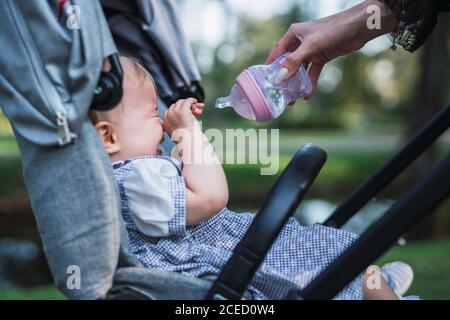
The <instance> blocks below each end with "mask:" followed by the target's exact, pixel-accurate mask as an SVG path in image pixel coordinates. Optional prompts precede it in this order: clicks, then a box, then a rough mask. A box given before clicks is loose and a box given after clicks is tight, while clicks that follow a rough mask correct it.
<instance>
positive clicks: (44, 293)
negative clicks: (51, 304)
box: [0, 286, 66, 300]
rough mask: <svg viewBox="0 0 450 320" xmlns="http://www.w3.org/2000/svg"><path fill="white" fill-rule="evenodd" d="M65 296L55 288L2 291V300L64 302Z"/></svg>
mask: <svg viewBox="0 0 450 320" xmlns="http://www.w3.org/2000/svg"><path fill="white" fill-rule="evenodd" d="M64 299H66V298H65V297H64V295H63V294H62V293H61V292H60V291H59V290H58V289H56V288H55V287H54V286H43V287H36V288H31V289H22V288H20V289H1V288H0V300H64Z"/></svg>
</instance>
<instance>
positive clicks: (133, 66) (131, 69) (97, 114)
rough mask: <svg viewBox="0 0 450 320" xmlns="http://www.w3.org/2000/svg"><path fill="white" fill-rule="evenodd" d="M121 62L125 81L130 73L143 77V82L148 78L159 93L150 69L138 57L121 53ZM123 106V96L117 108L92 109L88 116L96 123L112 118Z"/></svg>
mask: <svg viewBox="0 0 450 320" xmlns="http://www.w3.org/2000/svg"><path fill="white" fill-rule="evenodd" d="M120 63H121V65H122V68H123V72H124V80H123V81H125V77H126V76H128V75H129V74H132V75H134V76H139V77H141V78H142V80H143V82H142V83H145V81H146V80H150V82H151V84H152V86H153V88H154V89H155V91H156V95H158V91H157V88H156V84H155V81H154V80H153V77H152V76H151V74H150V72H148V70H147V69H145V67H144V66H143V65H142V64H141V63H140V62H139V60H138V59H136V58H134V57H129V56H124V55H120ZM122 108H123V96H122V100H121V101H120V102H119V104H118V105H117V106H116V107H115V108H113V109H111V110H108V111H97V110H90V111H89V113H88V116H89V119H90V120H91V122H92V123H93V124H94V125H95V124H96V123H98V122H99V121H101V120H109V119H110V118H111V117H110V116H109V115H111V114H112V113H113V112H114V111H115V110H116V109H119V110H117V111H120V109H122Z"/></svg>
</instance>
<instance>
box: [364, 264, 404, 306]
mask: <svg viewBox="0 0 450 320" xmlns="http://www.w3.org/2000/svg"><path fill="white" fill-rule="evenodd" d="M363 292H364V297H365V299H366V300H398V299H399V298H398V297H397V295H396V294H395V293H394V291H393V290H392V289H391V287H389V285H388V284H387V283H386V281H385V280H384V278H383V277H382V275H381V273H380V269H379V268H378V267H376V266H370V267H368V268H367V269H366V271H365V272H364V274H363Z"/></svg>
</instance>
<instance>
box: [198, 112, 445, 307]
mask: <svg viewBox="0 0 450 320" xmlns="http://www.w3.org/2000/svg"><path fill="white" fill-rule="evenodd" d="M449 127H450V105H448V106H447V107H445V108H443V109H442V110H441V111H440V112H439V113H438V114H437V115H436V116H434V118H433V119H431V120H430V121H429V122H428V123H427V124H426V125H425V126H424V127H423V128H422V129H421V130H420V131H419V132H418V133H417V134H416V135H415V136H414V137H413V138H412V139H411V140H410V141H409V142H408V143H407V144H406V145H405V146H404V147H403V148H402V149H401V150H400V151H399V152H397V153H396V154H395V155H394V156H393V157H392V158H391V159H390V160H388V161H387V162H386V163H385V164H384V165H383V166H382V167H381V168H380V169H379V170H378V171H377V172H375V173H374V174H373V175H372V176H371V177H370V178H369V179H367V180H366V181H365V182H364V183H363V184H362V185H361V186H360V187H359V188H358V189H357V190H356V191H355V192H353V193H352V194H351V195H350V196H349V197H348V198H347V199H346V200H345V201H344V202H343V203H342V204H341V205H340V206H338V207H337V208H336V210H335V211H334V212H333V213H332V214H331V216H330V217H329V218H328V219H327V220H326V221H325V222H324V225H326V226H329V227H334V228H340V227H342V226H343V225H344V224H345V223H346V222H347V221H348V220H349V219H350V218H351V217H353V216H354V215H355V214H356V213H357V212H358V210H359V209H361V208H362V207H363V206H364V205H365V204H366V203H367V202H368V201H370V200H371V199H373V198H374V197H375V196H376V195H377V194H378V193H379V192H380V191H382V190H383V188H384V187H386V186H387V185H388V184H389V183H390V182H391V181H392V180H394V179H395V178H396V177H397V176H398V175H399V174H400V173H401V172H402V171H403V170H404V169H405V168H406V167H408V166H409V165H410V164H411V163H412V162H413V161H414V160H415V159H417V158H418V157H419V156H420V155H421V154H422V153H423V152H424V151H425V150H426V149H427V148H428V147H429V146H430V145H431V144H432V143H433V142H434V141H435V140H436V139H437V138H438V137H439V136H440V135H441V134H443V133H444V132H445V131H446V130H447V129H448V128H449ZM325 161H326V153H325V152H324V151H323V150H321V149H320V148H318V147H316V146H314V145H311V144H309V145H306V146H304V147H303V148H302V149H300V150H299V151H298V152H297V153H296V155H295V156H294V157H293V159H292V160H291V162H290V163H289V164H288V166H287V167H286V169H285V170H284V171H283V173H282V174H281V175H280V177H279V178H278V180H277V182H276V183H275V185H274V186H273V188H272V191H271V192H270V194H269V196H268V198H267V200H266V201H265V203H264V205H263V206H262V208H261V209H260V210H259V212H258V213H257V215H256V216H255V218H254V221H253V223H252V224H251V226H250V227H249V229H248V230H247V232H246V234H245V235H244V237H243V239H242V240H241V242H240V243H239V244H238V245H237V246H236V249H235V250H234V252H233V255H232V256H231V258H230V259H229V260H228V262H227V263H226V265H225V266H224V268H223V269H222V272H221V274H220V275H219V276H218V278H217V280H216V281H215V282H214V284H213V285H212V287H211V289H210V290H209V292H208V294H207V295H206V297H205V298H206V299H224V300H226V299H233V300H234V299H241V298H242V296H243V293H244V291H245V289H246V287H247V286H248V285H249V284H250V282H251V280H252V278H253V276H254V274H255V272H256V270H257V269H258V267H259V266H260V265H261V263H262V262H263V261H264V257H265V255H266V254H267V252H268V251H269V249H270V247H271V245H272V243H273V242H274V241H275V239H276V237H277V235H278V234H279V232H280V231H281V229H282V228H283V226H284V224H285V223H286V221H287V220H288V218H289V217H291V216H292V215H293V214H294V212H295V210H296V208H297V207H298V205H299V204H300V203H301V201H302V199H303V198H304V196H305V194H306V193H307V191H308V189H309V187H310V186H311V185H312V183H313V181H314V179H315V178H316V176H317V175H318V174H319V171H320V169H321V168H322V166H323V165H324V163H325ZM449 195H450V153H448V154H447V155H446V156H445V157H444V159H443V160H441V161H440V163H439V164H437V165H436V166H435V167H434V168H433V169H431V171H430V173H429V174H428V175H426V176H425V177H422V178H421V179H420V180H419V181H417V182H416V183H415V184H414V185H413V186H412V187H411V188H410V189H409V190H407V191H406V192H404V193H403V194H402V195H401V196H400V198H399V199H398V200H397V201H396V202H395V203H394V204H393V205H392V206H391V207H390V208H389V209H388V210H387V212H386V213H385V214H384V215H383V216H382V217H381V218H380V219H379V220H378V221H376V222H375V223H373V224H372V225H371V226H369V227H368V228H367V230H366V231H364V232H363V233H362V234H361V236H360V237H359V238H358V239H357V240H356V241H355V242H354V243H353V244H352V245H351V246H350V247H349V248H348V249H347V250H346V251H344V252H343V254H342V255H341V256H339V257H338V258H337V259H336V260H335V261H333V262H332V263H331V264H330V265H328V266H327V268H325V269H324V270H323V272H322V273H321V274H320V275H319V276H318V277H317V278H316V279H314V280H313V281H312V282H311V283H310V284H309V285H308V286H307V287H306V288H304V289H303V290H297V291H291V292H290V293H289V294H288V295H287V296H286V297H285V298H286V299H295V300H314V299H332V298H333V297H335V296H336V295H337V293H339V291H340V290H342V289H343V288H344V287H345V286H346V285H347V284H348V283H350V282H351V281H352V280H353V279H354V278H355V277H357V276H358V275H359V274H360V273H361V272H363V270H364V269H365V268H367V267H368V266H369V265H370V264H371V263H373V262H374V261H375V260H376V259H377V258H379V257H380V256H381V255H382V254H383V253H384V252H385V251H386V250H388V249H389V248H390V247H391V246H392V245H393V244H394V243H395V242H396V241H397V240H398V239H399V238H400V237H401V236H402V235H404V234H405V233H406V232H407V231H408V230H410V229H411V228H412V227H413V226H414V225H416V224H417V223H418V222H419V221H420V220H421V219H422V218H424V217H425V216H427V215H428V214H431V213H432V212H433V210H434V209H436V208H437V207H438V205H439V204H440V203H441V202H443V201H444V200H445V199H446V198H447V197H448V196H449ZM336 275H339V276H338V277H337V276H336Z"/></svg>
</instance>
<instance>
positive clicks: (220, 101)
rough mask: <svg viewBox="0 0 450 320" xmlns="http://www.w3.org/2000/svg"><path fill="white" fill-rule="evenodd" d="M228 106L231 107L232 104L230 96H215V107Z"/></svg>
mask: <svg viewBox="0 0 450 320" xmlns="http://www.w3.org/2000/svg"><path fill="white" fill-rule="evenodd" d="M228 107H231V108H232V107H233V105H232V104H231V101H230V96H226V97H220V98H217V100H216V108H219V109H223V108H228Z"/></svg>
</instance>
